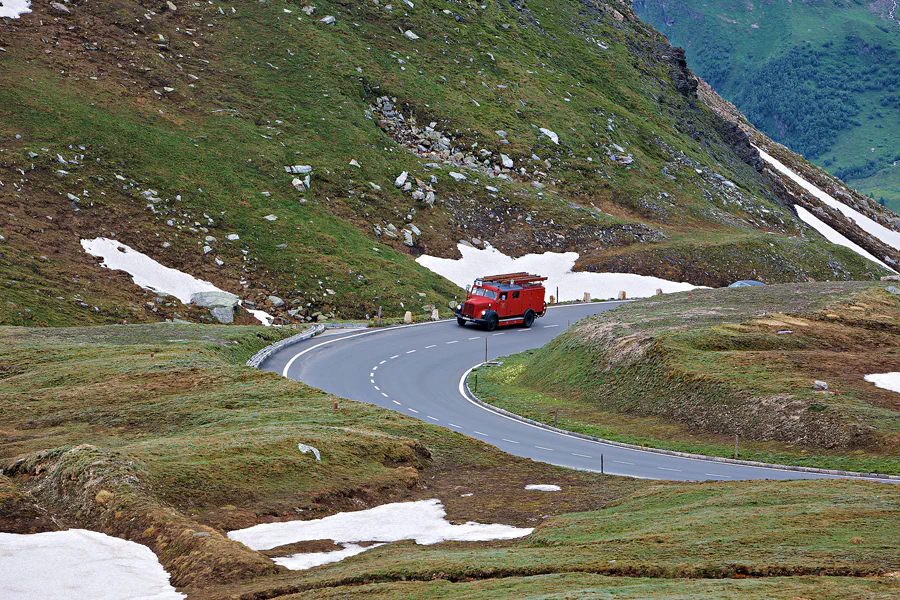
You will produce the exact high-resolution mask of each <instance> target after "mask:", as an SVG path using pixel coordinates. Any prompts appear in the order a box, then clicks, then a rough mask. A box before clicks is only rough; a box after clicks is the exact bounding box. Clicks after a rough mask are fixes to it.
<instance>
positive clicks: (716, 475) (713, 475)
mask: <svg viewBox="0 0 900 600" xmlns="http://www.w3.org/2000/svg"><path fill="white" fill-rule="evenodd" d="M705 475H706V476H707V477H724V478H725V479H731V475H719V474H718V473H706V474H705Z"/></svg>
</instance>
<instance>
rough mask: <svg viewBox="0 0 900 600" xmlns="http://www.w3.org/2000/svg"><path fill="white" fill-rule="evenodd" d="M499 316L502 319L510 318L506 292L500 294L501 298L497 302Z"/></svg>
mask: <svg viewBox="0 0 900 600" xmlns="http://www.w3.org/2000/svg"><path fill="white" fill-rule="evenodd" d="M497 314H498V315H500V318H501V319H502V318H504V317H508V316H509V300H508V297H507V294H506V292H500V298H499V299H498V300H497Z"/></svg>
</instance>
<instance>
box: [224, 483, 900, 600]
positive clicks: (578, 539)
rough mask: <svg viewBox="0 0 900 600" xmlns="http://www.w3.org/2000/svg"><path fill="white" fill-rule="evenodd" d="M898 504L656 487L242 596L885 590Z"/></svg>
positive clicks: (793, 489) (825, 492) (852, 493)
mask: <svg viewBox="0 0 900 600" xmlns="http://www.w3.org/2000/svg"><path fill="white" fill-rule="evenodd" d="M898 510H900V506H898V504H897V495H896V494H895V493H893V490H892V489H891V488H890V486H882V485H879V484H872V483H858V482H830V483H828V482H808V481H807V482H785V483H776V482H746V483H722V484H695V485H673V486H653V487H650V488H649V489H647V490H644V491H642V492H638V493H636V494H635V495H633V496H629V497H628V498H624V499H622V500H620V501H618V502H615V503H613V504H612V505H610V506H609V507H607V508H605V509H603V510H601V511H595V512H587V513H576V514H568V515H563V516H560V517H555V518H552V519H548V520H546V521H544V522H543V523H542V524H541V525H540V526H539V527H538V528H537V529H536V530H535V531H534V533H532V534H531V535H530V536H528V537H527V538H524V539H523V540H517V541H513V542H506V543H502V544H496V546H495V547H494V548H491V549H490V550H485V549H483V548H480V547H478V546H476V545H471V544H469V545H467V544H440V545H436V546H416V545H414V544H407V543H403V544H396V545H391V546H384V547H381V548H376V549H374V550H370V551H368V552H366V553H364V554H362V555H359V556H357V557H355V558H354V559H353V560H350V561H344V562H341V563H337V564H334V565H326V566H323V567H321V568H319V569H316V570H313V571H310V572H308V573H304V574H293V575H289V576H283V577H279V578H273V579H272V580H268V581H263V582H260V583H258V584H251V585H249V586H247V588H244V589H247V590H248V593H246V596H245V597H253V596H252V594H253V593H259V594H260V595H265V592H264V590H273V589H277V590H279V591H280V593H281V594H282V595H284V596H286V597H289V598H300V597H323V596H324V597H335V598H336V597H344V596H343V594H348V595H350V594H353V593H354V592H355V593H357V594H359V595H360V596H362V595H363V593H365V594H366V595H373V596H374V597H383V598H401V597H423V598H424V597H448V598H468V597H489V598H509V597H513V596H515V597H519V595H520V594H521V595H523V596H524V597H528V598H532V597H540V598H547V597H550V598H557V597H560V598H564V597H573V596H574V597H582V595H586V596H587V597H592V596H591V594H596V595H597V596H598V597H619V594H620V593H621V594H622V596H623V597H626V598H630V597H642V598H643V597H646V598H671V597H706V598H712V597H716V598H718V597H729V598H771V597H775V598H791V597H797V596H799V597H815V598H838V597H858V598H863V597H885V598H886V597H890V594H896V593H897V592H896V590H897V581H896V579H895V578H894V577H893V576H888V577H883V576H881V575H883V574H888V573H890V574H895V572H896V569H897V567H898V562H897V557H896V547H897V537H896V534H897V531H896V527H895V526H894V525H893V524H892V520H893V519H895V517H896V515H897V511H898ZM806 574H815V575H819V577H816V578H814V579H807V578H804V577H803V575H806ZM846 575H852V576H864V575H874V577H871V578H865V579H864V578H862V577H854V578H852V579H848V578H844V577H841V576H846ZM604 576H607V577H604ZM608 576H616V577H615V579H613V578H610V577H608ZM747 576H751V577H755V578H756V580H755V581H754V582H753V583H750V582H748V581H747V580H746V579H743V578H744V577H747ZM822 576H824V577H822ZM710 580H715V581H710ZM723 580H724V581H723ZM404 582H406V583H404ZM411 582H415V583H411ZM360 584H368V585H366V586H365V587H363V588H357V586H359V585H360ZM844 586H846V588H845V587H844ZM320 587H321V588H324V589H318V588H320ZM801 590H802V591H801ZM229 591H232V593H233V592H234V591H235V590H233V589H232V590H229ZM291 591H296V592H297V595H296V596H289V595H288V592H291ZM301 592H306V595H303V593H301ZM694 594H696V596H694ZM223 595H224V594H223ZM349 597H354V596H352V595H350V596H349Z"/></svg>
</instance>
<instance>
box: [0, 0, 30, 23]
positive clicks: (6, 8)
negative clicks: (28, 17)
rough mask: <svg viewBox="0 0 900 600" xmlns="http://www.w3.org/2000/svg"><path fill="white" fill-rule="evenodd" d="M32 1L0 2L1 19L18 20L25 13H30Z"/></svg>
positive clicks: (8, 0) (4, 0)
mask: <svg viewBox="0 0 900 600" xmlns="http://www.w3.org/2000/svg"><path fill="white" fill-rule="evenodd" d="M30 6H31V0H0V17H8V18H10V19H18V18H19V17H20V16H21V15H24V14H25V13H30V12H31V8H29V7H30Z"/></svg>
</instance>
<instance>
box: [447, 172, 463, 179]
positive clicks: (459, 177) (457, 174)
mask: <svg viewBox="0 0 900 600" xmlns="http://www.w3.org/2000/svg"><path fill="white" fill-rule="evenodd" d="M450 177H452V178H453V179H454V180H455V181H463V180H464V179H466V176H465V175H463V174H462V173H456V172H454V171H450Z"/></svg>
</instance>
